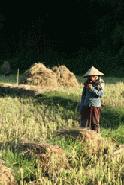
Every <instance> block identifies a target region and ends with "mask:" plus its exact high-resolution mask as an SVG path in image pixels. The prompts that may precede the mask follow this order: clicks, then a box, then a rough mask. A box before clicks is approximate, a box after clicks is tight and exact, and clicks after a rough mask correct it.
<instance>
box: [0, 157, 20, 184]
mask: <svg viewBox="0 0 124 185" xmlns="http://www.w3.org/2000/svg"><path fill="white" fill-rule="evenodd" d="M0 184H3V185H16V182H15V180H14V176H13V175H12V172H11V169H10V168H7V167H6V166H5V164H4V161H2V160H0Z"/></svg>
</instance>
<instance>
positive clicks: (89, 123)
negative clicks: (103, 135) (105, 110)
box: [80, 107, 101, 130]
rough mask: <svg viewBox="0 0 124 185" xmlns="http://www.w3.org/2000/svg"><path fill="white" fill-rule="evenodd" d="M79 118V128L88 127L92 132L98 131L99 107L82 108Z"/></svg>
mask: <svg viewBox="0 0 124 185" xmlns="http://www.w3.org/2000/svg"><path fill="white" fill-rule="evenodd" d="M80 116H81V117H80V126H81V127H89V128H90V129H92V130H98V129H99V122H100V116H101V107H82V110H81V111H80Z"/></svg>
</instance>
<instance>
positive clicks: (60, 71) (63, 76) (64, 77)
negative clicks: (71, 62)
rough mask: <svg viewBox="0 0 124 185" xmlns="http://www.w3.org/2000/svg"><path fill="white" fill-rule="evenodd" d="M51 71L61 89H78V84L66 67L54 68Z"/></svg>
mask: <svg viewBox="0 0 124 185" xmlns="http://www.w3.org/2000/svg"><path fill="white" fill-rule="evenodd" d="M53 71H54V73H55V74H56V78H57V82H58V85H59V86H62V87H78V86H79V84H78V82H77V79H76V77H75V75H74V73H72V72H70V71H69V69H68V68H67V67H66V66H59V67H57V66H55V67H53Z"/></svg>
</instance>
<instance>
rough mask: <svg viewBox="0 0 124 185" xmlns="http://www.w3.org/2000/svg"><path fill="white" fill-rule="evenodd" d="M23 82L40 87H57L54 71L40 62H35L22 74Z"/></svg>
mask: <svg viewBox="0 0 124 185" xmlns="http://www.w3.org/2000/svg"><path fill="white" fill-rule="evenodd" d="M23 82H24V83H27V84H30V85H37V86H41V87H45V86H48V87H57V80H56V75H55V73H54V72H53V71H52V70H51V69H48V68H46V66H45V65H44V64H42V63H35V64H34V65H33V66H31V68H30V69H29V70H27V71H26V72H25V74H24V79H23Z"/></svg>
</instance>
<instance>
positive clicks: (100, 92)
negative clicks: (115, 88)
mask: <svg viewBox="0 0 124 185" xmlns="http://www.w3.org/2000/svg"><path fill="white" fill-rule="evenodd" d="M92 92H93V93H94V94H95V95H97V96H98V97H102V96H103V95H104V91H103V89H96V88H95V87H93V88H92Z"/></svg>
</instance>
